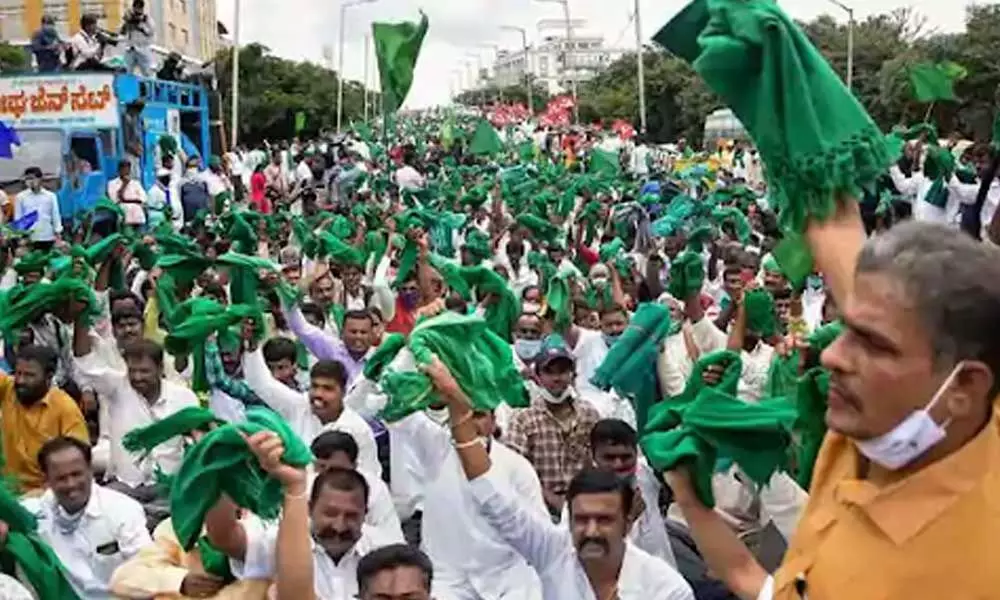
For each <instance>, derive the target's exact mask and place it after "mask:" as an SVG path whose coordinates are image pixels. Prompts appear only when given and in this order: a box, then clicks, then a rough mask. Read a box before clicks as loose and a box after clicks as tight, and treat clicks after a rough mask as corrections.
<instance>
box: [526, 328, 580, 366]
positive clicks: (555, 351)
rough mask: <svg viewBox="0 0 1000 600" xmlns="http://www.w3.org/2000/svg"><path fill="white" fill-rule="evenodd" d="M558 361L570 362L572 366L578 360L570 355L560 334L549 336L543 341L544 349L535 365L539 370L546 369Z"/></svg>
mask: <svg viewBox="0 0 1000 600" xmlns="http://www.w3.org/2000/svg"><path fill="white" fill-rule="evenodd" d="M557 360H564V361H567V362H569V364H570V366H571V367H572V366H574V365H575V364H576V358H575V357H574V356H573V354H572V353H570V351H569V348H567V347H566V343H565V342H564V341H563V338H562V336H560V335H558V334H554V335H549V336H547V337H546V338H545V339H543V340H542V348H541V350H539V351H538V355H537V356H536V357H535V365H537V366H538V368H539V369H544V368H546V367H548V366H549V365H551V364H552V363H554V362H555V361H557Z"/></svg>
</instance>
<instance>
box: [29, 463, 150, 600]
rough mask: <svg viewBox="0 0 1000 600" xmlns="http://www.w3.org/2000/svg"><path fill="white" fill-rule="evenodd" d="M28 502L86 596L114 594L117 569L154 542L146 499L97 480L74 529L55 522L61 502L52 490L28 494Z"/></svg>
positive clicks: (100, 599)
mask: <svg viewBox="0 0 1000 600" xmlns="http://www.w3.org/2000/svg"><path fill="white" fill-rule="evenodd" d="M23 504H24V506H25V508H27V509H28V510H29V511H31V512H32V513H34V514H35V516H36V517H37V518H38V534H39V535H40V536H41V538H42V539H43V540H45V542H46V543H48V544H49V546H52V550H53V551H54V552H55V553H56V556H58V557H59V560H60V561H61V562H62V564H63V566H65V567H66V569H65V573H66V579H67V580H68V581H69V583H70V585H71V586H72V587H73V590H74V591H75V592H76V595H77V596H79V597H80V598H81V600H105V599H110V598H113V597H114V596H112V595H111V589H110V586H109V584H110V582H111V575H112V573H114V571H115V569H117V568H118V567H119V566H121V565H122V563H124V562H125V561H127V560H129V559H130V558H132V557H133V556H135V555H136V554H138V553H139V551H140V550H142V549H143V548H144V547H146V546H148V545H150V544H152V543H153V540H152V538H150V536H149V532H148V531H147V530H146V513H145V511H143V509H142V505H140V504H139V503H138V502H136V501H135V500H133V499H131V498H129V497H128V496H126V495H124V494H120V493H118V492H116V491H114V490H109V489H107V488H103V487H101V486H99V485H97V484H96V483H95V484H93V487H91V492H90V501H89V502H88V503H87V506H86V507H85V508H84V509H83V511H84V515H83V517H82V518H81V521H80V523H79V525H78V527H77V528H76V530H75V531H73V533H68V534H67V533H63V532H62V530H61V529H60V528H59V526H58V524H57V522H56V514H57V511H62V508H61V507H58V504H57V502H56V498H55V495H53V493H52V490H46V492H45V493H44V494H43V495H42V496H40V497H38V498H29V499H25V500H24V501H23Z"/></svg>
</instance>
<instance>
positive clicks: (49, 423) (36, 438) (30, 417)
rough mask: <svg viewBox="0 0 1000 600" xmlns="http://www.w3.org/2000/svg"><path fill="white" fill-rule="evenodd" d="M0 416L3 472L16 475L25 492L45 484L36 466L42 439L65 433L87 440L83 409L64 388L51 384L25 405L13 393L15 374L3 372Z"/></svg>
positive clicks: (46, 439) (42, 442) (0, 379)
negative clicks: (41, 394)
mask: <svg viewBox="0 0 1000 600" xmlns="http://www.w3.org/2000/svg"><path fill="white" fill-rule="evenodd" d="M0 420H2V424H0V431H2V435H3V457H4V466H3V472H4V475H7V476H12V477H15V478H17V481H18V483H19V484H20V486H21V491H24V492H27V491H30V490H34V489H38V488H42V487H44V486H45V478H44V477H43V476H42V470H41V469H40V468H39V466H38V451H39V450H41V448H42V445H43V444H45V442H47V441H49V440H51V439H52V438H55V437H59V436H61V435H65V436H70V437H74V438H76V439H78V440H81V441H83V442H86V443H88V444H89V443H90V434H89V433H88V431H87V423H86V422H85V421H84V420H83V413H81V412H80V408H79V407H78V406H77V405H76V402H75V401H74V400H73V399H72V398H70V397H69V395H68V394H66V392H64V391H62V390H60V389H59V388H52V389H50V390H49V393H48V394H46V395H45V397H44V398H42V399H41V400H39V401H38V402H36V403H35V404H34V405H32V406H24V405H23V404H21V403H20V402H18V400H17V395H16V394H15V393H14V378H13V377H9V376H7V375H2V374H0Z"/></svg>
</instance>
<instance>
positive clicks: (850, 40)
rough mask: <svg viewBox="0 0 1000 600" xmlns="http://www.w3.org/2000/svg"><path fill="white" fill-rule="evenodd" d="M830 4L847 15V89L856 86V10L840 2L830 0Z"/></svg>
mask: <svg viewBox="0 0 1000 600" xmlns="http://www.w3.org/2000/svg"><path fill="white" fill-rule="evenodd" d="M829 1H830V4H834V5H836V6H837V7H838V8H840V9H841V10H843V11H844V12H846V13H847V89H849V90H851V89H854V88H853V84H854V9H853V8H851V7H850V6H847V5H846V4H844V3H842V2H839V1H838V0H829Z"/></svg>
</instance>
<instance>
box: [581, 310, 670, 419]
mask: <svg viewBox="0 0 1000 600" xmlns="http://www.w3.org/2000/svg"><path fill="white" fill-rule="evenodd" d="M673 330H674V326H673V323H672V322H671V320H670V309H668V308H667V307H665V306H663V305H661V304H654V303H644V304H640V305H639V308H638V309H637V310H636V311H635V314H634V315H632V320H631V321H630V322H629V325H628V328H627V329H626V330H625V332H624V333H623V334H622V336H621V337H620V338H618V341H616V342H615V343H614V345H613V346H611V348H610V350H609V351H608V354H607V356H605V358H604V361H603V362H602V363H601V364H600V366H599V367H598V368H597V371H596V372H595V373H594V376H593V377H592V378H591V380H590V382H591V383H593V384H594V385H595V386H596V387H597V388H598V389H602V390H609V389H614V390H615V392H617V393H618V394H619V395H620V396H621V397H622V398H628V399H630V400H631V402H632V405H633V408H634V409H635V416H636V421H637V425H638V429H639V431H642V430H643V428H644V427H645V425H646V419H647V415H648V413H649V409H650V407H652V406H653V404H654V403H655V402H656V401H657V400H659V398H658V397H657V390H658V388H657V383H656V361H657V358H658V357H659V354H660V347H661V344H662V343H663V340H665V339H666V338H667V336H669V335H670V334H671V333H672V332H673Z"/></svg>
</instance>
